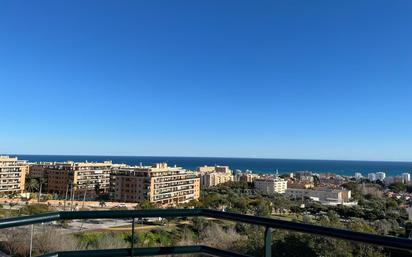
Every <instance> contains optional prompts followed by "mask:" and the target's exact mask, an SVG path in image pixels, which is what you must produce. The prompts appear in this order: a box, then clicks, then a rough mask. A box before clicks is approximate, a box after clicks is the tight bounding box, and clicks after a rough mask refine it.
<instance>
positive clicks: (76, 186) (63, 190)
mask: <svg viewBox="0 0 412 257" xmlns="http://www.w3.org/2000/svg"><path fill="white" fill-rule="evenodd" d="M123 166H125V165H123V164H113V163H112V162H111V161H105V162H72V161H67V162H48V163H39V164H36V165H33V166H32V167H31V168H30V177H33V178H42V179H43V180H44V183H45V185H46V186H45V188H44V191H45V192H48V193H56V194H58V195H65V194H67V193H68V192H69V193H70V194H73V195H74V197H76V198H80V197H81V196H82V195H83V194H84V192H85V191H86V197H87V199H93V198H95V197H96V195H97V194H106V193H109V188H110V173H111V170H112V168H115V167H123Z"/></svg>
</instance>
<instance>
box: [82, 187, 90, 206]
mask: <svg viewBox="0 0 412 257" xmlns="http://www.w3.org/2000/svg"><path fill="white" fill-rule="evenodd" d="M89 185H90V180H86V188H85V189H84V195H83V203H82V208H84V202H86V193H87V190H89Z"/></svg>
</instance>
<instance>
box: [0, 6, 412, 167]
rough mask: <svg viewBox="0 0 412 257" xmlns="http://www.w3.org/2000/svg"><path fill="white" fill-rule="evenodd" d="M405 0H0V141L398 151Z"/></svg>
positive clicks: (185, 152)
mask: <svg viewBox="0 0 412 257" xmlns="http://www.w3.org/2000/svg"><path fill="white" fill-rule="evenodd" d="M411 13H412V1H409V0H405V1H396V0H391V1H379V0H370V1H367V0H365V1H359V0H353V1H350V0H347V1H330V0H324V1H321V0H315V1H307V0H300V1H297V0H288V1H273V0H271V1H239V0H233V1H225V0H216V1H213V0H210V1H209V0H208V1H189V0H188V1H173V0H172V1H169V0H164V1H154V0H151V1H114V0H113V1H102V0H99V1H89V0H78V1H19V0H16V1H11V0H10V1H0V117H1V118H0V152H1V153H26V154H104V155H168V156H233V157H235V156H237V157H269V158H272V157H273V158H316V159H366V160H412V15H411Z"/></svg>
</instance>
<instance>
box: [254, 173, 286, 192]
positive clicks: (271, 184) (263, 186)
mask: <svg viewBox="0 0 412 257" xmlns="http://www.w3.org/2000/svg"><path fill="white" fill-rule="evenodd" d="M253 183H254V185H255V188H256V189H257V190H259V191H260V192H262V193H264V194H267V195H272V194H275V193H278V194H284V193H285V191H286V189H287V188H288V182H287V181H286V180H284V179H282V178H279V177H271V178H261V179H256V180H255V181H254V182H253Z"/></svg>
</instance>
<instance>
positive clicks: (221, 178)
mask: <svg viewBox="0 0 412 257" xmlns="http://www.w3.org/2000/svg"><path fill="white" fill-rule="evenodd" d="M229 181H234V176H233V175H232V174H230V173H218V172H213V173H206V174H201V175H200V184H201V187H202V188H209V187H213V186H217V185H219V184H223V183H226V182H229Z"/></svg>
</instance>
